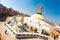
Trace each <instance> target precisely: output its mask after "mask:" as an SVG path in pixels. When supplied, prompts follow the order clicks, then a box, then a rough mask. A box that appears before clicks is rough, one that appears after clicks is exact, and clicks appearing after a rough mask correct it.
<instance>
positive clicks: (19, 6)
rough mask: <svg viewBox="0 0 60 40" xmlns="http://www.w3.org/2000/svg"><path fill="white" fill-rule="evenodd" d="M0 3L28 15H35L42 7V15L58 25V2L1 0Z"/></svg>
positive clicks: (54, 0)
mask: <svg viewBox="0 0 60 40" xmlns="http://www.w3.org/2000/svg"><path fill="white" fill-rule="evenodd" d="M1 3H2V4H3V5H4V6H6V7H8V8H13V9H14V10H17V11H19V12H23V13H25V14H29V15H32V14H35V13H36V12H37V10H38V9H39V7H40V6H41V5H42V6H43V12H42V15H43V16H44V17H45V18H46V19H48V20H50V21H52V22H53V23H56V24H60V0H1Z"/></svg>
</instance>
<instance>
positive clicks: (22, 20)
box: [21, 15, 24, 23]
mask: <svg viewBox="0 0 60 40" xmlns="http://www.w3.org/2000/svg"><path fill="white" fill-rule="evenodd" d="M21 22H22V23H23V22H24V15H23V16H22V18H21Z"/></svg>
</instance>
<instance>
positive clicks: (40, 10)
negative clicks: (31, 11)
mask: <svg viewBox="0 0 60 40" xmlns="http://www.w3.org/2000/svg"><path fill="white" fill-rule="evenodd" d="M42 8H43V7H42V6H40V9H39V10H38V12H37V14H40V15H41V14H42Z"/></svg>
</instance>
